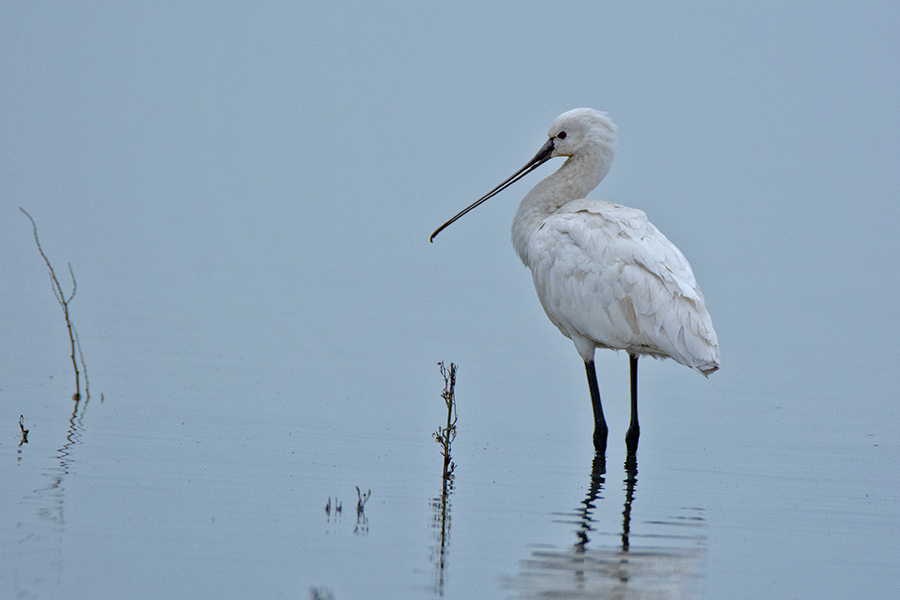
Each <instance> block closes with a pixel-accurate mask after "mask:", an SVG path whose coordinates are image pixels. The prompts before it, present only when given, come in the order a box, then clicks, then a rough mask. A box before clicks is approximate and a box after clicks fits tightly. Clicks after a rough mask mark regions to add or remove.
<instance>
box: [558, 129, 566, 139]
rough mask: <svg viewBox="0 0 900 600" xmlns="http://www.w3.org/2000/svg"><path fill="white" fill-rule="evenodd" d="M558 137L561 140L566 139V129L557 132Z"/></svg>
mask: <svg viewBox="0 0 900 600" xmlns="http://www.w3.org/2000/svg"><path fill="white" fill-rule="evenodd" d="M556 137H557V138H559V139H561V140H564V139H566V132H565V131H560V132H559V133H557V134H556Z"/></svg>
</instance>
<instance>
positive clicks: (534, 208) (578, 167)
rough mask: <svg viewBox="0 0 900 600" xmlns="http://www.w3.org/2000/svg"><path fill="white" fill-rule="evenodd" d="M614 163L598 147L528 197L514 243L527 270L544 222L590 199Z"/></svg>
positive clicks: (515, 228)
mask: <svg viewBox="0 0 900 600" xmlns="http://www.w3.org/2000/svg"><path fill="white" fill-rule="evenodd" d="M611 163H612V153H611V152H610V151H609V149H605V148H599V147H597V148H595V149H594V150H593V151H586V152H583V153H580V154H579V155H578V156H572V157H570V158H569V159H567V160H566V162H565V163H563V166H561V167H560V168H559V170H557V171H556V172H555V173H553V174H552V175H550V176H549V177H547V178H546V179H544V180H542V181H541V182H540V183H538V184H537V185H536V186H534V188H532V190H531V191H530V192H528V193H527V194H525V197H524V198H522V202H521V203H520V204H519V209H518V210H517V211H516V216H515V218H514V219H513V224H512V242H513V247H514V248H515V249H516V254H518V255H519V258H520V259H521V260H522V262H523V263H525V265H526V266H527V265H528V256H527V253H528V242H529V240H530V239H531V234H533V233H534V232H535V230H537V228H538V226H539V225H540V224H541V221H543V220H544V219H546V218H547V217H548V216H550V215H551V214H553V213H554V212H556V211H557V210H559V208H560V207H561V206H562V205H564V204H565V203H567V202H570V201H572V200H578V199H580V198H584V197H586V196H587V195H588V194H589V193H590V191H591V190H593V189H594V188H595V187H597V184H599V183H600V181H601V180H602V179H603V178H604V177H605V176H606V174H607V173H608V172H609V167H610V165H611Z"/></svg>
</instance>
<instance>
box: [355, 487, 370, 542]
mask: <svg viewBox="0 0 900 600" xmlns="http://www.w3.org/2000/svg"><path fill="white" fill-rule="evenodd" d="M371 495H372V490H368V491H367V492H366V493H365V494H363V493H362V492H361V491H360V489H359V486H356V525H355V526H354V527H353V533H354V534H355V535H366V534H368V533H369V519H368V518H367V517H366V502H367V501H368V500H369V496H371Z"/></svg>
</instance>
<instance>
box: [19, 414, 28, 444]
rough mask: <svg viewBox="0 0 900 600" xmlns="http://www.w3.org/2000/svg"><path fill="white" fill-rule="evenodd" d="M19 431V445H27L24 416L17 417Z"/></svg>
mask: <svg viewBox="0 0 900 600" xmlns="http://www.w3.org/2000/svg"><path fill="white" fill-rule="evenodd" d="M19 429H20V430H21V431H22V439H21V440H19V445H20V446H21V445H22V444H27V443H28V430H27V429H25V416H24V415H19Z"/></svg>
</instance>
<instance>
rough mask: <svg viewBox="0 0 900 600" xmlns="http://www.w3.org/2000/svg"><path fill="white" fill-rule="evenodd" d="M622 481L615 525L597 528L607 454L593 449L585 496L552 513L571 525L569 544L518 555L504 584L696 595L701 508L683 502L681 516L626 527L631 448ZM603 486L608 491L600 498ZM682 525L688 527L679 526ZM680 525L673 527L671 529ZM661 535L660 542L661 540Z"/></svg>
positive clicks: (541, 593)
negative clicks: (612, 540) (644, 528)
mask: <svg viewBox="0 0 900 600" xmlns="http://www.w3.org/2000/svg"><path fill="white" fill-rule="evenodd" d="M624 472H625V478H624V480H623V482H622V483H623V484H624V492H625V498H624V503H623V508H622V513H621V514H622V519H621V529H620V531H619V532H618V533H615V534H614V533H613V532H612V531H610V530H609V529H607V530H605V531H604V529H603V527H602V525H601V523H600V521H599V519H598V516H597V513H598V508H599V507H600V503H601V502H604V501H609V500H610V498H609V497H608V493H609V490H608V489H606V488H607V474H606V457H605V456H604V455H603V454H599V453H598V454H596V455H595V456H594V459H593V461H592V463H591V475H590V484H589V486H588V492H587V495H586V496H585V499H584V500H583V501H582V502H581V503H580V505H579V506H578V507H577V508H576V509H575V510H574V511H573V512H568V513H560V514H558V515H557V516H559V517H564V518H560V519H558V520H557V522H560V523H568V524H573V525H575V526H576V530H575V539H576V541H575V544H574V546H572V547H571V548H570V549H567V550H552V549H541V550H537V551H535V552H534V553H533V554H532V555H531V557H530V558H528V559H526V560H524V561H523V562H522V567H521V571H520V574H519V576H518V577H516V578H515V579H513V580H511V581H510V582H509V583H510V587H512V588H514V589H516V590H518V591H519V592H520V597H523V598H533V597H547V596H551V597H554V598H557V597H558V598H583V597H591V598H593V597H604V598H607V597H608V598H622V599H625V598H692V597H697V596H699V595H701V593H702V589H700V588H701V586H700V584H701V583H702V576H701V573H700V568H699V567H700V564H701V562H702V558H703V556H704V554H705V537H704V536H703V535H702V534H700V533H698V532H697V531H696V528H697V527H700V526H702V525H703V517H702V509H693V508H692V509H682V510H684V511H687V513H688V514H687V515H681V516H676V517H671V518H668V519H663V520H658V521H649V522H647V521H645V522H642V524H643V525H649V526H650V527H652V528H653V531H652V532H650V533H647V534H640V535H638V534H634V533H633V532H632V506H633V504H634V502H635V499H636V492H637V482H638V478H637V475H638V467H637V455H636V454H629V456H628V459H627V460H626V462H625V468H624ZM604 491H605V492H606V494H607V497H606V498H604ZM684 527H690V528H692V530H691V531H689V532H687V533H685V529H684ZM675 528H679V529H675ZM613 536H615V537H618V538H619V543H618V544H615V545H604V544H603V543H598V538H600V539H602V538H609V537H613ZM635 537H637V538H639V539H640V540H646V539H652V540H653V541H654V545H645V544H642V543H637V544H635V543H633V542H634V538H635ZM661 542H665V544H662V543H661Z"/></svg>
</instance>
